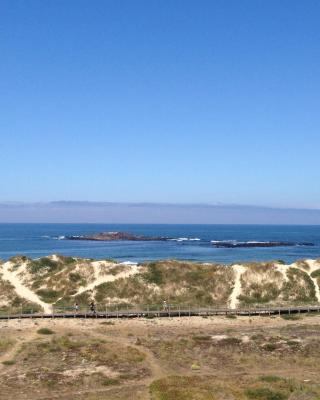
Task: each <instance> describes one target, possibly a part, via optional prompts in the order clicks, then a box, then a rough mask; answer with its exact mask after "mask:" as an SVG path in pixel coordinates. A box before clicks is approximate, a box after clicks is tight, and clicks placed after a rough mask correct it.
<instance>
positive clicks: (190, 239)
mask: <svg viewBox="0 0 320 400" xmlns="http://www.w3.org/2000/svg"><path fill="white" fill-rule="evenodd" d="M168 240H172V241H174V242H187V241H190V242H196V241H199V240H201V239H199V238H187V237H181V238H173V239H168Z"/></svg>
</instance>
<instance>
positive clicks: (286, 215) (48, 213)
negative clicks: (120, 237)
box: [0, 201, 320, 225]
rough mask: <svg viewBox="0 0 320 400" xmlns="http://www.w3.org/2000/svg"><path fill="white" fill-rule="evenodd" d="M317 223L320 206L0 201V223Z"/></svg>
mask: <svg viewBox="0 0 320 400" xmlns="http://www.w3.org/2000/svg"><path fill="white" fill-rule="evenodd" d="M63 222H65V223H122V224H130V223H132V224H139V223H140V224H241V225H242V224H243V225H251V224H262V225H266V224H267V225H318V224H320V209H303V208H279V207H267V206H264V207H263V206H253V205H237V204H219V205H217V204H199V203H198V204H187V203H184V204H181V203H180V204H179V203H147V202H145V203H130V202H126V203H120V202H90V201H53V202H29V203H28V202H0V223H63Z"/></svg>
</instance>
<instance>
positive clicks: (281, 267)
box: [275, 264, 290, 282]
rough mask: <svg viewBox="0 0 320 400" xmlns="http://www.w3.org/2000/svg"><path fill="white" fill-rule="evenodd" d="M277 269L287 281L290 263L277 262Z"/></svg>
mask: <svg viewBox="0 0 320 400" xmlns="http://www.w3.org/2000/svg"><path fill="white" fill-rule="evenodd" d="M275 267H276V269H277V271H279V272H281V273H282V276H283V279H284V281H285V282H288V277H287V271H288V269H289V268H290V265H285V264H275Z"/></svg>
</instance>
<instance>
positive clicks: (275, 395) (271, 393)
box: [246, 388, 288, 400]
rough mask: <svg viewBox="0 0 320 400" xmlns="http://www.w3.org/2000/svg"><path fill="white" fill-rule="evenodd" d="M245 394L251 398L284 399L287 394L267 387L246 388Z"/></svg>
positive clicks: (259, 399) (264, 399)
mask: <svg viewBox="0 0 320 400" xmlns="http://www.w3.org/2000/svg"><path fill="white" fill-rule="evenodd" d="M246 396H247V397H248V399H252V400H286V399H287V398H288V396H287V395H286V394H284V393H282V392H279V391H275V390H272V389H269V388H256V389H247V390H246Z"/></svg>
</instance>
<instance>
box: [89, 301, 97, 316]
mask: <svg viewBox="0 0 320 400" xmlns="http://www.w3.org/2000/svg"><path fill="white" fill-rule="evenodd" d="M89 306H90V311H91V312H92V313H93V314H95V313H96V305H95V304H94V301H93V300H92V301H91V303H90V305H89Z"/></svg>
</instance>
